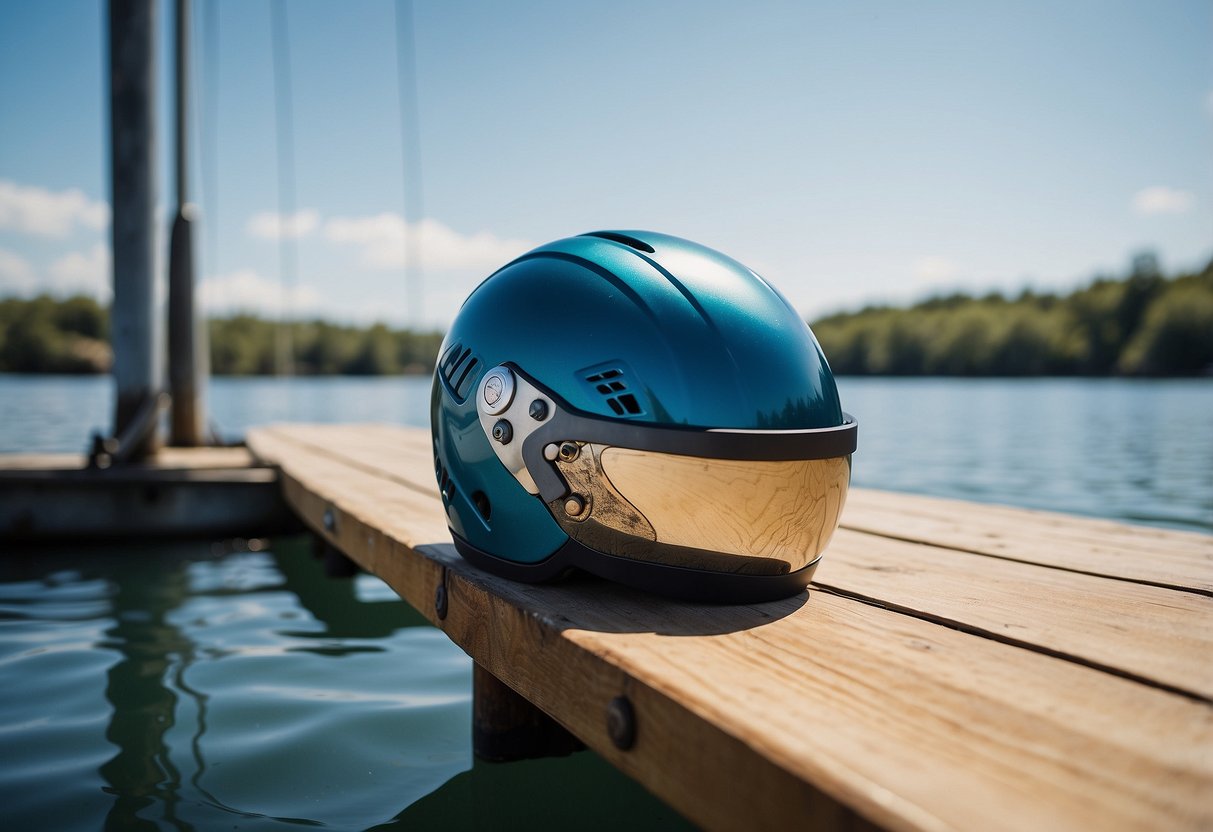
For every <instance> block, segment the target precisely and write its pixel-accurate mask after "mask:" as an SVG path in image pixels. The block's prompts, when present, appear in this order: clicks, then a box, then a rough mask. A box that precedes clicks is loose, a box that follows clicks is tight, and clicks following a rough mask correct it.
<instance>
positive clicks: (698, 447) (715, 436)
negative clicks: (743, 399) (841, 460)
mask: <svg viewBox="0 0 1213 832" xmlns="http://www.w3.org/2000/svg"><path fill="white" fill-rule="evenodd" d="M508 366H509V367H510V368H511V369H512V370H513V371H514V372H516V373H518V374H519V375H520V376H522V377H523V378H525V379H526V380H527V381H529V382H530V383H531V384H533V385H534V386H535V387H536V388H538V389H540V390H542V391H543V393H544V394H545V395H547V396H550V397H551V398H552V399H553V400H554V401H555V402H557V403H558V405H559V406H558V407H556V408H554V412H553V413H552V414H551V417H550V418H549V419H548V420H547V421H546V422H545V423H544V424H543V425H541V426H540V427H538V428H537V429H535V430H534V431H533V432H532V433H531V434H530V435H528V436H527V437H526V439H525V441H524V442H523V445H522V458H523V460H524V462H525V464H526V467H527V470H528V471H529V472H530V473H531V476H532V478H533V479H534V480H535V485H536V486H537V487H538V489H539V493H540V495H541V496H542V497H543V499H544V500H545V501H546V502H551V501H552V500H557V499H560V498H561V497H564V496H565V495H566V494H568V493H569V492H568V487H567V485H566V484H565V482H564V479H563V478H562V477H561V476H560V474H559V472H558V471H557V470H556V467H555V466H554V465H553V464H552V463H551V462H549V461H548V460H547V459H545V457H544V454H543V450H544V448H545V447H547V446H548V445H552V444H554V445H557V446H559V445H560V444H561V443H562V442H585V443H595V444H599V445H609V446H611V447H615V448H630V449H632V450H637V451H654V452H657V453H666V454H677V455H679V456H696V457H705V458H708V459H733V460H746V461H764V462H778V461H784V460H805V459H834V458H836V457H842V456H848V455H849V454H852V453H854V452H855V447H856V442H857V439H858V433H859V424H858V423H857V422H856V420H855V417H854V416H851V415H850V414H849V413H844V414H842V417H843V423H842V424H841V425H836V426H833V427H827V428H804V429H800V430H745V429H731V428H692V427H682V426H678V425H653V424H648V423H645V422H632V421H625V420H619V419H606V418H601V417H597V416H588V415H585V414H582V413H579V412H577V411H575V410H573V409H572V408H570V407H569V406H568V405H567V404H566V403H565V402H563V401H562V400H561V399H560V397H558V396H556V395H555V394H554V393H552V392H551V391H550V390H548V389H547V388H546V387H544V386H543V385H542V384H539V383H538V382H536V381H535V380H534V379H532V378H531V377H530V376H528V375H527V374H526V373H525V372H523V371H521V370H520V369H519V368H518V367H517V366H516V365H514V364H509V365H508Z"/></svg>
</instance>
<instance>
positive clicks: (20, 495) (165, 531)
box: [0, 448, 298, 541]
mask: <svg viewBox="0 0 1213 832" xmlns="http://www.w3.org/2000/svg"><path fill="white" fill-rule="evenodd" d="M297 528H298V520H296V519H295V517H294V516H293V515H292V514H291V512H290V511H289V510H288V509H287V507H286V504H285V503H284V502H283V500H282V495H281V491H280V489H279V488H278V482H277V475H276V473H275V472H274V471H273V470H272V469H270V468H266V467H264V466H257V465H255V464H254V461H253V457H252V454H250V453H249V451H248V449H247V448H165V449H162V450H161V451H160V452H159V453H158V454H157V455H156V456H154V457H152V458H150V459H148V460H146V461H143V462H140V463H135V464H128V465H122V466H115V467H112V468H106V469H98V468H89V467H88V463H87V459H86V457H85V456H84V455H82V454H4V455H0V539H15V540H29V541H46V540H62V539H84V538H87V539H95V538H124V537H134V536H138V537H157V536H160V537H183V536H191V537H192V536H199V535H205V536H209V537H227V536H231V537H240V536H249V535H265V534H271V533H276V532H281V531H286V530H289V529H297Z"/></svg>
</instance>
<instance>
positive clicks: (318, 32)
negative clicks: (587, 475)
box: [0, 0, 1213, 326]
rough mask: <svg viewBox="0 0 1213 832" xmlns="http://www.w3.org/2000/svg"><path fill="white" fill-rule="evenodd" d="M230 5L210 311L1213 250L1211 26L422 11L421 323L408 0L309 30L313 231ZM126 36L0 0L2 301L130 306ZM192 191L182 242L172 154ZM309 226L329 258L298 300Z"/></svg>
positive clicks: (827, 283)
mask: <svg viewBox="0 0 1213 832" xmlns="http://www.w3.org/2000/svg"><path fill="white" fill-rule="evenodd" d="M216 2H217V0H195V10H194V11H195V18H196V23H197V25H196V27H195V35H196V37H197V38H198V39H199V42H198V43H197V46H196V59H197V72H196V80H197V81H198V84H199V90H198V92H199V94H198V96H197V98H196V101H195V104H196V110H197V113H198V114H199V116H200V117H201V118H200V119H199V123H198V124H197V125H196V127H197V135H198V136H199V137H202V138H205V137H209V136H216V137H217V141H214V142H212V141H209V140H208V141H204V142H201V143H200V144H199V145H196V146H197V147H198V149H199V151H200V155H199V156H198V157H196V158H195V160H194V171H195V176H194V195H195V197H196V198H197V199H198V201H199V202H200V203H201V207H202V210H203V215H204V218H205V221H206V222H207V223H208V224H209V225H208V227H207V228H206V230H205V231H204V232H203V236H202V240H201V246H200V249H201V254H202V260H203V262H202V263H201V264H200V266H201V271H202V273H203V275H204V281H203V285H202V295H203V298H204V302H205V303H206V304H207V306H208V308H210V309H212V310H225V309H233V308H251V309H257V310H261V311H263V312H266V313H267V314H277V313H278V312H279V310H281V309H282V308H284V304H285V308H287V309H289V310H291V311H293V312H295V313H297V314H300V315H304V314H307V315H311V314H323V315H325V316H327V317H331V318H335V319H339V320H353V321H369V320H374V319H384V320H387V321H389V322H392V323H404V322H412V321H417V320H422V321H424V322H426V323H427V324H433V325H438V326H441V325H444V324H445V323H446V322H448V321H449V320H450V318H451V316H452V315H453V314H454V313H455V311H456V309H457V308H458V304H459V302H460V301H461V300H462V298H463V297H464V296H465V295H466V294H467V292H468V291H470V290H471V289H472V288H473V287H474V286H475V285H476V283H477V282H479V280H480V279H482V278H483V277H484V276H485V275H487V274H488V273H489V272H491V271H492V270H493V268H495V267H496V266H497V265H500V264H501V263H503V262H504V261H506V260H508V259H509V258H511V257H513V256H514V255H516V254H519V253H521V252H522V251H525V250H526V249H527V248H528V247H529V246H531V245H536V244H539V243H542V242H544V241H547V240H550V239H554V238H558V237H561V236H566V235H569V234H575V233H579V232H583V231H588V230H593V229H598V228H651V229H654V230H660V231H665V232H668V233H673V234H678V235H680V236H684V237H689V238H691V239H695V240H698V241H699V242H703V243H706V244H707V245H710V246H713V247H715V248H718V249H720V250H722V251H724V252H726V253H728V254H731V255H732V256H734V257H737V258H738V259H740V260H742V261H743V262H746V263H747V264H749V265H751V266H752V267H754V268H755V269H757V270H758V271H759V272H761V273H762V274H763V275H764V276H766V277H767V278H769V279H770V280H771V281H772V282H774V283H775V284H776V285H777V286H779V287H780V288H781V289H782V290H783V291H784V292H785V294H787V295H788V296H789V297H790V298H791V300H792V301H793V303H795V304H796V306H797V307H798V308H800V309H801V310H802V311H803V312H804V313H805V314H806V315H808V316H810V317H812V316H814V315H818V314H821V313H824V312H828V311H833V310H835V309H839V308H853V307H857V306H860V305H862V304H864V303H867V302H873V301H892V302H904V301H908V300H912V299H915V298H919V297H922V296H924V295H927V294H930V293H932V292H935V291H941V290H951V289H956V288H960V289H966V290H969V291H978V292H982V291H987V290H989V289H1001V290H1009V291H1016V290H1018V289H1019V288H1022V287H1023V286H1026V285H1031V286H1034V287H1037V288H1056V289H1066V288H1069V287H1072V286H1074V285H1076V284H1078V283H1081V282H1083V281H1085V280H1087V279H1089V278H1090V277H1091V276H1092V275H1093V274H1094V273H1096V272H1110V273H1115V272H1118V271H1121V270H1123V268H1124V265H1125V263H1126V261H1127V259H1128V257H1129V256H1130V254H1132V253H1133V252H1134V251H1137V250H1139V249H1142V248H1153V249H1155V250H1157V251H1158V252H1159V254H1160V255H1161V257H1162V260H1163V264H1164V266H1165V267H1166V268H1168V269H1178V268H1189V267H1195V266H1198V265H1202V264H1203V263H1204V262H1205V261H1207V259H1208V258H1209V257H1210V256H1213V155H1211V151H1213V141H1211V139H1213V37H1211V34H1213V4H1210V3H1209V2H1207V0H1206V1H1205V2H1179V1H1178V0H1176V1H1175V2H1162V3H1151V2H1136V3H1124V2H1067V3H1043V2H1041V3H1035V2H1033V3H1016V4H993V3H974V2H933V3H916V4H906V3H896V2H889V3H884V2H857V3H848V4H835V3H831V4H824V3H822V4H810V3H762V2H755V3H744V4H743V3H736V2H734V3H729V4H722V3H712V2H666V3H632V2H613V3H610V4H606V3H570V2H563V3H561V2H530V3H525V4H523V3H518V4H503V3H488V2H466V3H457V2H437V0H415V29H416V35H417V54H416V58H417V67H418V106H419V114H420V118H419V124H418V128H419V134H420V156H421V160H422V171H423V175H422V193H423V198H424V206H425V214H424V216H425V219H424V221H423V222H422V223H420V224H419V226H418V228H417V229H416V233H415V235H414V236H415V237H416V238H418V239H419V240H420V243H421V258H422V263H423V275H424V285H425V288H426V291H425V301H424V306H423V308H421V309H413V308H410V307H409V303H408V295H407V293H406V291H405V286H404V280H403V270H402V261H403V248H404V241H403V229H404V221H403V218H402V214H403V210H404V177H403V174H402V150H401V148H402V145H401V125H400V114H399V109H398V93H397V83H398V75H397V70H396V53H395V49H396V43H395V17H394V14H395V5H394V3H393V2H391V0H362V1H361V2H351V3H332V2H322V1H321V0H292V2H289V3H288V4H287V20H288V28H289V31H290V51H291V69H292V78H291V81H292V84H293V87H294V95H293V108H294V120H295V131H294V147H295V157H296V165H295V189H296V192H297V198H296V207H297V209H298V212H297V214H296V215H295V216H293V217H291V218H288V221H286V222H284V221H283V218H281V217H279V216H278V210H279V208H278V193H277V176H276V170H277V168H276V164H277V156H276V150H275V148H276V142H275V131H274V79H273V62H272V52H271V39H270V12H269V3H268V0H248V2H232V1H231V0H228V2H221V1H220V2H217V7H215V8H214V10H213V11H212V10H211V8H210V6H211V4H212V3H216ZM171 13H172V9H171V4H167V5H164V6H162V8H161V24H162V29H163V31H164V33H165V35H166V36H167V34H168V33H169V32H170V25H171ZM208 15H210V18H209V19H210V20H213V21H215V22H216V23H217V26H216V27H215V28H214V29H210V30H208V28H207V25H206V21H207V19H208ZM104 17H105V7H104V5H103V4H102V3H100V2H82V1H80V0H58V2H54V3H6V4H3V5H0V294H30V293H34V292H37V291H52V292H56V293H65V292H70V291H75V290H83V291H88V292H92V293H97V294H99V295H101V296H103V297H104V296H105V294H106V282H107V280H108V277H107V268H108V267H107V258H108V225H107V209H106V205H105V203H106V202H107V201H108V188H109V185H108V173H107V170H106V164H107V161H106V160H107V158H108V154H107V141H108V128H107V126H106V125H107V122H106V115H105V104H106V79H105V66H106V64H105V61H106V57H105V40H104V37H105V35H104V31H103V28H102V27H103V20H104ZM208 32H217V35H218V37H217V38H215V39H214V40H213V41H212V42H209V43H208V42H206V35H207V34H208ZM167 43H168V38H167V37H166V38H165V44H167ZM162 53H163V54H162V60H161V65H160V70H161V73H162V78H163V82H162V84H161V92H162V95H161V98H162V100H163V113H162V115H163V117H164V124H165V128H166V129H165V130H164V131H162V132H161V135H160V141H161V148H162V150H166V149H167V147H168V144H169V139H170V135H169V133H168V132H167V125H168V121H167V118H168V115H169V110H168V104H169V101H168V98H167V93H168V90H169V86H170V82H171V77H170V75H169V74H168V70H169V68H170V62H169V60H168V55H167V52H163V50H162ZM216 80H217V84H216V83H214V82H215V81H216ZM204 84H209V85H210V87H209V89H207V90H203V89H202V86H203V85H204ZM210 171H215V174H214V175H213V176H210V175H207V176H204V175H203V174H204V173H208V174H209V172H210ZM164 173H165V175H164V176H163V177H162V179H161V186H162V189H161V193H162V198H163V204H164V212H163V213H164V218H165V222H164V224H165V225H167V221H168V216H169V212H168V208H169V206H170V205H171V200H172V198H173V194H172V192H171V181H170V179H169V177H168V175H167V173H168V167H167V156H166V158H165V165H164ZM284 232H285V233H290V234H292V235H293V238H294V240H295V244H296V245H297V247H298V252H299V273H298V277H297V281H296V283H295V285H294V286H293V288H292V289H290V290H289V291H287V292H285V293H284V292H283V290H282V289H281V288H280V285H279V282H278V281H279V266H278V252H279V245H278V242H277V239H276V237H277V235H279V234H281V233H284ZM284 297H285V300H284Z"/></svg>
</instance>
